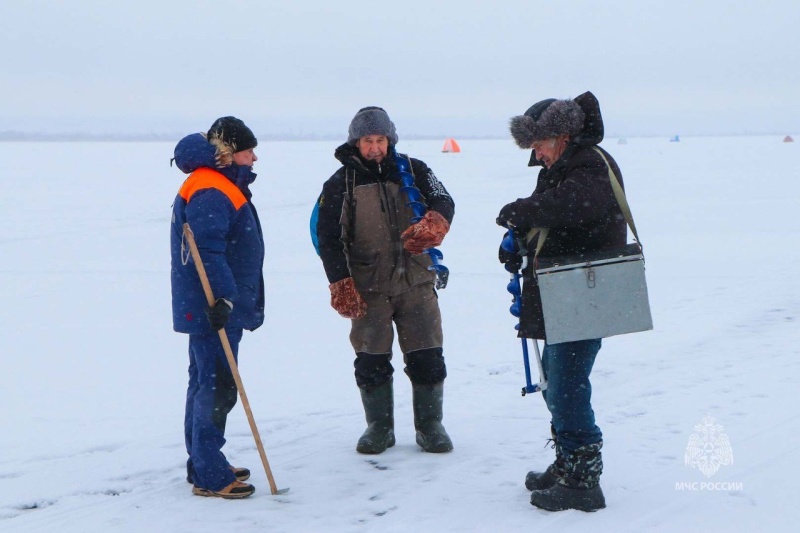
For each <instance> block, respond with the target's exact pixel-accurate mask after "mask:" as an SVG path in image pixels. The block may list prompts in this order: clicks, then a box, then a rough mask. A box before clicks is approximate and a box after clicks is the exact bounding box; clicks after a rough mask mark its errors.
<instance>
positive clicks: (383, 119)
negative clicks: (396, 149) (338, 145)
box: [347, 106, 398, 146]
mask: <svg viewBox="0 0 800 533" xmlns="http://www.w3.org/2000/svg"><path fill="white" fill-rule="evenodd" d="M367 135H385V136H386V137H387V138H388V139H389V144H397V140H398V139H397V130H395V128H394V122H392V121H391V120H390V119H389V115H388V114H387V113H386V111H384V110H383V109H382V108H380V107H375V106H369V107H365V108H363V109H359V110H358V113H356V116H354V117H353V120H351V121H350V128H349V129H348V130H347V143H348V144H350V145H352V146H355V145H356V142H358V140H359V139H360V138H361V137H366V136H367Z"/></svg>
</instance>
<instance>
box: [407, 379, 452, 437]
mask: <svg viewBox="0 0 800 533" xmlns="http://www.w3.org/2000/svg"><path fill="white" fill-rule="evenodd" d="M411 386H412V390H413V393H414V428H415V429H416V430H417V444H419V445H420V446H422V449H423V450H425V451H426V452H430V453H443V452H449V451H451V450H452V449H453V441H451V440H450V436H449V435H448V434H447V431H445V429H444V426H443V425H442V404H443V402H444V383H437V384H435V385H420V384H417V383H412V384H411Z"/></svg>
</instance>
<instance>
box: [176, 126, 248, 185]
mask: <svg viewBox="0 0 800 533" xmlns="http://www.w3.org/2000/svg"><path fill="white" fill-rule="evenodd" d="M174 159H175V165H176V166H177V167H178V168H179V169H180V170H181V172H183V173H184V174H191V173H192V172H194V171H195V170H197V169H198V168H211V169H214V170H216V171H217V172H220V173H222V174H223V175H224V176H225V177H226V178H228V179H229V180H231V181H232V182H233V183H235V184H236V186H237V187H239V189H241V190H242V192H243V193H244V194H245V196H247V198H248V199H249V198H250V191H249V190H248V186H249V185H250V184H251V183H253V182H254V181H255V180H256V173H255V172H253V169H252V168H251V167H243V166H240V165H237V164H236V163H231V164H229V165H227V166H224V167H219V166H218V165H217V147H216V146H215V145H214V144H213V143H210V142H208V140H207V139H206V136H205V135H203V134H202V133H192V134H191V135H187V136H186V137H184V138H183V139H181V140H180V141H178V144H177V145H175V158H174Z"/></svg>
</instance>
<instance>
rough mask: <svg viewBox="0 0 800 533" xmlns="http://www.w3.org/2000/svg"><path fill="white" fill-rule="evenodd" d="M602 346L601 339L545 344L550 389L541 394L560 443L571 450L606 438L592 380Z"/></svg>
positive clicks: (544, 359)
mask: <svg viewBox="0 0 800 533" xmlns="http://www.w3.org/2000/svg"><path fill="white" fill-rule="evenodd" d="M600 345H601V340H600V339H590V340H585V341H575V342H563V343H559V344H545V345H544V351H543V352H542V368H543V370H544V375H545V378H546V379H547V390H545V391H544V392H543V393H542V396H544V401H545V403H546V404H547V409H548V410H549V411H550V415H551V417H552V421H551V423H552V424H553V428H554V429H555V432H556V438H557V439H558V444H559V445H560V446H561V447H562V448H563V450H564V451H566V452H568V453H569V452H573V451H575V450H576V449H578V448H580V447H581V446H585V445H587V444H595V443H598V442H600V441H601V440H602V439H603V433H602V432H601V431H600V428H599V427H597V425H596V424H595V420H594V411H593V410H592V402H591V399H592V384H591V383H590V382H589V374H591V373H592V366H594V360H595V358H596V357H597V352H599V351H600Z"/></svg>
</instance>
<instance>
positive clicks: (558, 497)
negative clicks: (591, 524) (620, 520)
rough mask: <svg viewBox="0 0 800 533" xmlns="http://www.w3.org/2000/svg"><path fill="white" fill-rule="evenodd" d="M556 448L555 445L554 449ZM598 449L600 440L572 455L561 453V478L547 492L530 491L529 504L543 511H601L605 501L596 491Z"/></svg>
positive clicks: (600, 462)
mask: <svg viewBox="0 0 800 533" xmlns="http://www.w3.org/2000/svg"><path fill="white" fill-rule="evenodd" d="M558 447H559V446H558V445H556V449H558ZM602 447H603V443H602V441H601V442H598V443H597V444H587V445H586V446H581V447H580V448H578V449H577V450H575V451H573V452H562V453H563V457H564V476H563V477H562V478H560V479H559V480H558V482H556V484H555V485H553V486H552V487H550V488H549V489H544V490H534V491H533V492H531V505H534V506H536V507H539V508H540V509H544V510H546V511H564V510H566V509H577V510H579V511H586V512H591V511H597V510H598V509H603V508H605V506H606V499H605V496H603V490H602V489H601V488H600V474H602V473H603V456H602V454H601V453H600V448H602Z"/></svg>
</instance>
